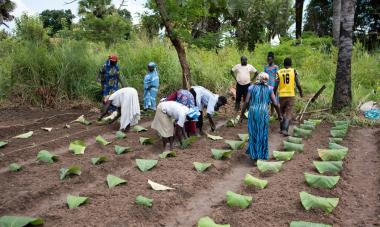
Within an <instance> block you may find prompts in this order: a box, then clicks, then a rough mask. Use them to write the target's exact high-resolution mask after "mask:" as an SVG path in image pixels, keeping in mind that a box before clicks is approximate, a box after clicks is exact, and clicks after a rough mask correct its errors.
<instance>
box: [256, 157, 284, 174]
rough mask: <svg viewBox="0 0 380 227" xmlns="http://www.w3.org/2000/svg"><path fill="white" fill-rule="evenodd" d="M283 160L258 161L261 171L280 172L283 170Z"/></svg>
mask: <svg viewBox="0 0 380 227" xmlns="http://www.w3.org/2000/svg"><path fill="white" fill-rule="evenodd" d="M283 163H284V162H283V161H277V162H268V161H262V160H258V161H257V168H258V169H259V170H260V172H263V173H264V172H267V171H270V172H274V173H278V172H280V170H281V167H282V164H283Z"/></svg>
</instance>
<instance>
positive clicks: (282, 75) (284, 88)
mask: <svg viewBox="0 0 380 227" xmlns="http://www.w3.org/2000/svg"><path fill="white" fill-rule="evenodd" d="M284 67H285V68H283V69H280V70H279V71H278V73H277V80H278V81H279V83H278V93H279V96H280V112H281V115H282V116H283V120H282V121H281V124H280V128H281V133H282V134H283V135H284V136H288V135H289V134H288V129H289V123H290V120H291V119H292V111H293V105H294V97H295V87H297V89H298V92H299V94H300V96H301V98H302V97H303V92H302V88H301V85H300V82H299V80H298V74H297V71H296V70H295V69H293V68H292V59H290V58H285V60H284ZM276 89H277V88H275V90H276Z"/></svg>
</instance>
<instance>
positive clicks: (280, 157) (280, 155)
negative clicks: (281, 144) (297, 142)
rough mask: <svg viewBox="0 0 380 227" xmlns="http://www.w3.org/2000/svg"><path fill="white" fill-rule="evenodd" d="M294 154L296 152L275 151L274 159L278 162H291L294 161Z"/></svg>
mask: <svg viewBox="0 0 380 227" xmlns="http://www.w3.org/2000/svg"><path fill="white" fill-rule="evenodd" d="M294 153H295V152H294V151H286V152H285V151H273V157H274V158H275V159H276V160H277V161H289V160H292V158H293V156H294Z"/></svg>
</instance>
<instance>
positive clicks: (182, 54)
mask: <svg viewBox="0 0 380 227" xmlns="http://www.w3.org/2000/svg"><path fill="white" fill-rule="evenodd" d="M155 2H156V4H157V8H158V11H159V13H160V16H161V20H162V23H163V24H164V26H165V29H166V34H167V35H168V37H169V39H170V41H171V42H172V44H173V46H174V47H175V49H176V51H177V55H178V59H179V63H180V64H181V68H182V86H183V88H186V89H190V80H191V73H190V66H189V63H188V62H187V58H186V50H185V47H184V45H183V43H182V41H181V40H180V39H179V37H178V35H177V34H175V32H174V29H173V25H172V22H171V21H170V18H169V16H168V13H167V10H166V6H165V0H155Z"/></svg>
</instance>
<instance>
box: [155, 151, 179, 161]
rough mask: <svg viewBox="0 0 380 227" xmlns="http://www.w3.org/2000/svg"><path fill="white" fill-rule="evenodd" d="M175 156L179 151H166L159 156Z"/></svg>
mask: <svg viewBox="0 0 380 227" xmlns="http://www.w3.org/2000/svg"><path fill="white" fill-rule="evenodd" d="M175 156H177V153H176V152H175V151H164V152H162V153H161V154H160V155H159V157H160V158H162V159H164V158H167V157H175Z"/></svg>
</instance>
